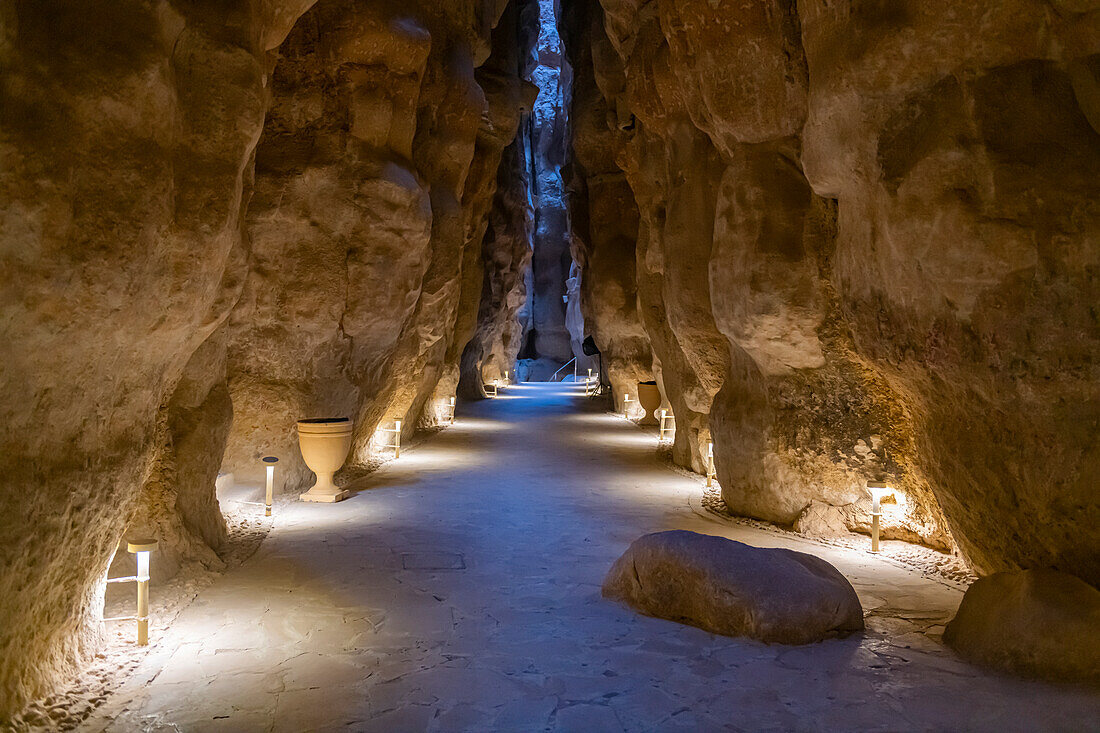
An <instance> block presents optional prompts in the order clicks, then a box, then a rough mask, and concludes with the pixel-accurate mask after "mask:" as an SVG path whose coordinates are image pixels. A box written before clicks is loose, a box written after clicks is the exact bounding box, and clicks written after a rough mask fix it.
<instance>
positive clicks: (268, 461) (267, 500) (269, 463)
mask: <svg viewBox="0 0 1100 733" xmlns="http://www.w3.org/2000/svg"><path fill="white" fill-rule="evenodd" d="M262 460H263V462H264V467H265V468H266V469H267V491H266V492H265V493H264V516H265V517H270V516H271V498H272V494H273V493H274V488H275V464H276V463H278V462H279V459H278V458H276V457H275V456H264V458H263V459H262Z"/></svg>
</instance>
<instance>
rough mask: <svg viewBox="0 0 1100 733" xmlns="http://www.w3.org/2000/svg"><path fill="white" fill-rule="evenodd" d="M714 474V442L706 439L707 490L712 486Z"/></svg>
mask: <svg viewBox="0 0 1100 733" xmlns="http://www.w3.org/2000/svg"><path fill="white" fill-rule="evenodd" d="M715 478H716V473H715V470H714V441H713V440H711V439H709V438H708V439H707V488H710V487H711V486H714V479H715Z"/></svg>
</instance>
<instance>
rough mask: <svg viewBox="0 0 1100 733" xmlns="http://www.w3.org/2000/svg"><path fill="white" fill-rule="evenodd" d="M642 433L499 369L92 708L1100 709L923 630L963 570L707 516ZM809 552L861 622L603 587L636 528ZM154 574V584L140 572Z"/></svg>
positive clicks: (832, 718)
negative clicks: (745, 610)
mask: <svg viewBox="0 0 1100 733" xmlns="http://www.w3.org/2000/svg"><path fill="white" fill-rule="evenodd" d="M655 442H656V441H655V437H654V435H653V434H652V433H647V432H643V431H642V430H639V429H638V428H637V427H636V426H635V425H633V424H632V423H630V422H627V421H625V420H623V419H621V418H618V417H615V416H613V415H610V414H607V413H605V412H603V411H602V409H601V408H598V407H597V406H596V405H595V404H594V403H589V402H587V401H586V400H585V398H584V397H583V394H582V392H581V391H580V390H579V388H578V387H575V386H572V385H568V384H564V385H562V384H538V385H536V384H524V385H515V386H513V387H511V388H509V389H508V390H506V391H505V392H503V393H502V395H501V397H500V398H499V399H496V400H487V401H483V402H480V403H476V404H467V405H464V406H462V408H461V409H460V410H459V414H458V420H457V423H456V424H455V425H454V426H453V427H451V428H448V429H447V430H445V431H443V432H441V433H439V434H437V435H436V436H434V437H432V438H431V439H429V440H427V441H426V442H424V443H423V444H421V445H418V446H414V447H413V448H412V449H410V450H408V451H407V452H405V453H403V454H402V456H401V458H400V459H399V460H398V461H394V462H390V463H388V464H386V465H385V466H384V467H383V468H382V469H381V470H379V471H377V472H375V473H373V474H370V475H369V476H367V477H366V478H365V479H363V480H361V481H360V482H359V483H357V484H354V485H353V488H355V489H357V490H358V493H357V494H356V495H354V496H353V497H352V498H351V499H350V500H348V501H345V502H342V503H339V504H309V503H300V502H284V503H283V504H281V505H279V506H278V507H277V508H276V518H275V525H274V528H273V530H272V531H271V533H270V534H269V536H268V537H267V539H266V540H265V541H264V543H263V544H262V545H261V547H260V549H259V550H258V551H257V552H256V554H255V555H254V556H253V557H252V558H251V559H250V560H248V561H247V562H245V563H244V564H243V565H242V566H240V567H237V568H235V569H234V570H232V571H230V572H228V573H227V574H226V575H224V576H223V577H222V578H220V580H218V581H217V582H216V583H215V584H214V585H213V586H211V587H210V588H208V589H207V590H206V591H204V592H203V593H201V594H200V595H199V597H198V598H197V599H196V600H195V601H194V602H193V603H192V604H191V605H190V606H189V607H188V608H187V609H186V610H185V611H184V612H183V613H182V614H181V615H180V616H179V618H178V619H177V620H176V621H175V622H174V623H173V624H172V626H171V627H170V628H169V629H168V630H166V631H165V632H164V633H163V636H162V637H161V638H158V639H155V640H154V646H153V647H152V648H151V652H150V654H149V655H148V657H147V658H146V659H145V661H144V662H143V664H142V666H141V667H140V668H139V669H138V671H137V672H136V673H135V674H134V675H133V676H132V677H131V679H130V680H129V681H128V682H127V683H125V684H124V685H123V686H122V687H121V688H120V689H119V690H118V691H117V692H116V693H115V694H113V695H112V696H111V697H110V698H109V699H108V700H107V702H106V703H105V704H104V705H103V706H102V707H101V708H100V709H99V710H98V711H97V712H96V713H95V714H94V716H93V717H92V718H91V719H89V720H88V721H86V722H85V725H84V728H85V729H87V730H111V731H131V730H200V731H206V730H234V731H265V730H267V731H284V730H285V731H301V730H307V729H308V730H374V731H405V730H440V731H451V730H501V731H513V730H514V731H538V730H563V731H565V730H572V731H613V730H620V729H627V730H651V729H660V730H715V729H731V730H830V731H836V730H857V729H858V730H931V729H955V730H959V729H965V730H991V731H1008V730H1028V729H1036V728H1040V727H1042V728H1044V729H1048V730H1049V729H1070V728H1075V729H1080V728H1081V726H1082V724H1084V725H1085V726H1088V725H1090V724H1088V723H1087V722H1086V721H1089V720H1092V721H1093V724H1092V725H1095V722H1096V721H1097V720H1100V701H1098V700H1097V698H1096V696H1095V695H1094V694H1092V693H1089V692H1087V691H1085V690H1083V689H1082V690H1080V691H1078V690H1077V688H1073V687H1067V686H1055V685H1047V684H1044V683H1038V682H1026V681H1021V680H1014V679H1009V678H1005V677H1000V676H996V675H993V674H990V673H986V672H982V671H980V670H979V669H977V668H975V667H972V666H970V665H968V664H966V663H964V662H962V661H960V660H959V659H958V658H957V657H955V656H954V655H953V654H952V653H951V652H950V651H948V650H947V649H946V648H945V647H943V645H942V644H941V642H940V641H939V637H938V633H939V632H940V631H942V624H943V623H945V622H946V621H947V620H948V619H950V617H951V616H952V614H953V613H954V611H955V610H956V608H957V606H958V603H959V601H960V599H961V596H962V593H961V591H959V590H956V589H954V588H951V587H948V586H947V585H945V584H943V583H940V582H938V581H935V580H930V579H926V578H922V577H920V576H919V575H918V574H916V573H914V572H911V571H909V570H905V569H902V568H900V567H898V566H896V565H892V564H889V563H887V562H884V561H883V560H880V559H877V558H874V557H872V556H870V555H869V554H867V553H865V552H855V551H851V550H843V549H838V548H829V547H826V546H824V545H820V544H815V543H811V542H807V541H803V540H799V539H797V538H794V537H789V538H788V537H784V536H782V535H779V534H776V533H771V532H764V531H760V530H756V529H753V528H750V527H746V526H740V525H733V524H727V523H724V522H723V521H722V520H720V519H719V518H717V517H715V516H713V515H710V514H707V513H705V512H703V511H701V510H700V509H699V506H698V497H699V496H700V494H701V487H700V485H699V483H698V482H697V481H696V480H693V479H691V478H687V477H685V476H683V475H680V474H677V473H674V472H673V471H670V470H668V469H667V468H666V467H665V466H664V465H662V463H661V462H660V461H659V458H658V457H657V455H656V452H655V450H654V448H655ZM672 528H682V529H691V530H695V531H699V532H705V533H709V534H720V535H724V536H727V537H730V538H733V539H738V540H741V541H745V542H749V543H751V544H756V545H762V546H789V547H796V548H797V549H800V550H802V551H805V552H812V553H814V554H818V555H820V556H822V557H824V558H825V559H827V560H828V561H829V562H831V563H833V564H834V565H835V566H836V567H837V568H839V569H840V570H841V572H843V573H844V574H845V576H846V577H847V578H848V579H849V580H851V582H852V583H853V585H854V586H855V588H856V590H857V591H858V593H859V596H860V600H861V602H862V605H863V607H864V609H865V611H866V612H867V613H868V614H869V616H868V620H867V621H868V629H867V631H866V633H864V634H857V635H854V636H852V637H849V638H847V639H844V640H832V641H826V642H823V643H818V644H811V645H806V646H783V645H766V644H761V643H757V642H753V641H748V640H745V639H736V638H726V637H721V636H715V635H712V634H709V633H706V632H704V631H701V630H698V629H695V628H692V627H687V626H681V625H679V624H676V623H672V622H668V621H662V620H658V619H653V618H648V617H645V616H641V615H638V614H636V613H635V612H633V611H631V610H629V609H627V608H625V607H621V606H619V605H618V604H616V603H613V602H611V601H608V600H605V599H603V598H602V597H601V594H600V584H601V582H602V580H603V577H604V574H605V573H606V572H607V570H608V568H609V567H610V566H611V564H612V562H613V561H614V560H615V558H617V557H618V556H619V555H620V554H621V553H622V552H623V550H624V549H625V548H626V547H627V545H628V544H629V543H630V542H631V541H632V540H634V539H635V538H637V537H638V536H639V535H640V534H642V533H645V532H651V531H656V530H662V529H672ZM154 592H155V591H154Z"/></svg>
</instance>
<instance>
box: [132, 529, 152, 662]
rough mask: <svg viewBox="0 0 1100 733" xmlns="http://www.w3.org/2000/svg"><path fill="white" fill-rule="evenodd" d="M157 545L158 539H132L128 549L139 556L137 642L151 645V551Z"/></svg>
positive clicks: (142, 644)
mask: <svg viewBox="0 0 1100 733" xmlns="http://www.w3.org/2000/svg"><path fill="white" fill-rule="evenodd" d="M156 547H157V541H156V540H147V539H141V540H130V541H128V542H127V543H126V549H127V550H128V551H129V552H132V553H133V554H134V555H135V556H136V557H137V576H136V578H135V580H137V643H138V646H148V645H149V553H150V552H152V551H153V550H155V549H156Z"/></svg>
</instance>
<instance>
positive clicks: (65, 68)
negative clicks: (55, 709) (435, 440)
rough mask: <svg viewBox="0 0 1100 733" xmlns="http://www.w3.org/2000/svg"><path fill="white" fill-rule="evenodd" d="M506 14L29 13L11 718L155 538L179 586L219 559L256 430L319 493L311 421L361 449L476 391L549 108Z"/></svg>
mask: <svg viewBox="0 0 1100 733" xmlns="http://www.w3.org/2000/svg"><path fill="white" fill-rule="evenodd" d="M505 5H506V4H505V3H501V2H496V1H490V0H484V1H478V0H445V1H444V2H433V3H405V4H403V5H400V6H396V5H390V4H385V5H371V6H370V7H367V6H364V5H362V4H361V3H350V2H343V1H342V0H324V1H323V2H321V3H317V4H316V5H315V4H314V3H313V2H311V1H310V0H285V1H282V0H272V1H271V2H258V3H257V2H254V3H235V2H229V3H220V4H216V7H215V6H214V5H211V4H198V5H196V4H194V3H182V2H179V3H177V2H165V3H161V4H159V5H157V6H156V7H155V8H154V7H152V6H148V5H146V4H141V3H133V2H122V3H101V2H81V3H77V4H75V5H74V4H71V3H69V4H66V3H55V2H47V3H23V2H9V3H5V4H3V7H2V9H0V15H2V17H3V30H2V31H0V78H2V80H3V81H2V83H0V160H2V161H3V162H2V164H0V239H2V241H3V254H2V256H3V269H4V272H5V280H6V287H5V288H4V291H3V314H4V317H3V319H2V321H3V325H2V327H0V328H2V329H3V337H4V340H5V343H6V344H8V345H9V349H10V355H9V357H8V359H7V360H6V361H5V365H4V369H3V378H2V381H0V389H2V399H0V404H2V405H3V407H2V408H0V409H2V411H3V417H4V421H3V425H4V427H3V442H2V448H3V450H0V456H2V458H0V461H2V465H3V468H4V474H5V476H6V481H7V483H6V485H5V489H4V491H3V492H0V494H2V495H0V510H2V511H0V514H2V515H3V516H4V517H5V519H4V521H3V522H0V538H2V540H3V542H2V547H0V553H3V554H2V562H0V585H3V587H4V588H5V589H8V590H7V592H5V594H4V597H3V599H0V657H2V658H3V660H4V664H3V665H2V666H0V719H3V718H4V717H6V716H7V715H8V714H10V713H12V712H13V711H14V710H16V709H18V708H19V706H20V705H21V704H22V703H24V702H25V701H26V700H28V699H30V698H34V697H39V696H41V695H42V694H44V693H45V692H47V691H48V690H50V689H51V688H52V687H53V686H54V685H55V684H56V683H57V682H58V681H60V680H62V679H65V678H66V677H68V676H71V674H72V672H73V671H74V670H75V669H76V667H77V666H78V665H79V663H80V661H81V660H82V659H84V658H86V657H87V655H88V654H89V653H91V652H92V651H94V649H95V648H96V645H97V643H98V638H99V633H100V625H99V623H98V619H99V617H100V607H101V604H102V593H103V579H104V577H105V573H106V571H107V567H108V563H109V562H110V559H111V556H112V554H113V552H114V549H115V547H116V545H117V543H118V541H119V539H120V538H121V537H122V536H123V534H124V533H125V532H126V531H127V529H130V530H133V531H150V532H153V533H155V534H157V535H158V537H159V538H160V539H161V547H160V550H159V551H158V552H159V562H156V563H154V568H155V570H154V576H155V577H163V575H164V574H169V573H171V572H172V571H173V570H174V569H175V568H176V567H178V566H179V565H181V564H183V563H186V562H190V561H200V562H203V563H205V564H207V565H210V566H216V565H217V564H218V563H219V560H218V557H217V555H216V550H217V549H219V548H220V546H221V544H222V543H223V542H224V540H225V525H224V522H223V521H222V519H221V515H220V514H219V512H218V507H217V501H216V499H215V494H214V478H215V476H216V474H217V472H218V468H219V465H221V464H222V455H221V453H222V450H223V448H225V446H226V445H227V444H228V451H227V454H226V462H225V464H224V466H223V468H225V469H227V470H230V471H233V472H234V473H235V474H236V475H237V476H238V477H239V478H241V479H244V480H248V479H254V480H255V479H259V478H260V477H261V476H262V473H261V471H260V468H259V464H258V459H259V458H260V457H261V456H262V455H266V454H275V455H278V456H279V457H280V458H281V459H282V461H281V462H280V464H279V468H280V470H279V476H280V478H282V479H284V480H285V483H286V484H287V486H288V488H296V487H297V486H300V485H301V484H302V483H304V482H305V481H307V480H308V472H307V471H306V470H305V468H304V466H302V465H301V463H300V459H299V454H298V450H297V446H296V440H295V436H294V432H293V431H294V420H296V419H297V418H300V417H303V416H307V415H314V416H315V415H317V414H330V413H335V414H340V415H346V416H348V417H351V418H353V419H354V420H355V421H356V424H357V426H358V427H359V431H358V433H357V436H356V446H355V449H354V451H353V456H352V461H351V462H352V463H353V464H356V463H358V462H361V461H362V459H363V457H364V456H365V454H366V453H367V452H368V451H369V446H370V442H371V439H372V438H373V431H374V428H375V426H377V425H378V424H379V422H381V421H383V420H391V419H393V418H394V417H403V418H404V419H405V425H406V426H408V430H409V431H410V432H411V431H412V430H415V428H416V426H417V424H418V423H419V422H421V421H422V420H423V421H425V422H431V421H432V420H433V419H435V418H436V417H437V416H438V413H439V410H437V409H436V408H437V407H438V406H440V405H442V404H445V400H446V399H447V397H448V396H449V395H452V394H454V389H455V386H456V384H457V381H458V363H459V357H460V355H461V352H462V349H463V347H464V346H465V344H466V342H467V341H468V340H469V338H470V335H471V334H472V333H473V331H474V329H475V327H476V323H477V314H478V303H479V300H480V297H481V293H482V272H483V265H482V261H481V260H482V257H483V253H482V238H483V235H484V232H485V227H486V224H487V219H488V215H489V209H490V204H491V202H492V199H493V192H494V190H495V188H496V185H497V169H498V164H499V160H500V154H501V151H502V150H503V149H504V148H505V146H507V145H508V144H509V143H510V142H511V140H512V139H513V138H514V135H515V129H516V125H517V120H518V114H519V110H520V109H521V108H522V106H523V95H524V89H523V84H522V82H521V81H520V79H519V68H518V64H517V63H516V62H515V57H516V53H517V51H516V48H517V45H516V44H515V42H514V40H513V39H514V36H515V34H516V28H515V22H514V19H513V20H512V21H510V23H501V22H498V21H501V20H502V15H503V14H504V11H505ZM509 12H511V13H513V15H514V12H515V11H514V10H513V11H509ZM303 14H304V16H303ZM494 26H496V28H497V32H494V30H493V29H494ZM280 44H281V45H280ZM276 49H278V50H277V51H276ZM502 54H504V55H502ZM231 425H232V427H231Z"/></svg>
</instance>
